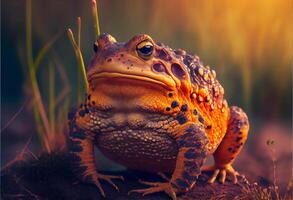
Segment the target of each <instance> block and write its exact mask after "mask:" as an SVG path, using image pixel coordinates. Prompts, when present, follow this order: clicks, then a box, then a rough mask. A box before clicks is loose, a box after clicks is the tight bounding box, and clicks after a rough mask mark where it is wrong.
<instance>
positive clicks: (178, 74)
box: [171, 63, 185, 80]
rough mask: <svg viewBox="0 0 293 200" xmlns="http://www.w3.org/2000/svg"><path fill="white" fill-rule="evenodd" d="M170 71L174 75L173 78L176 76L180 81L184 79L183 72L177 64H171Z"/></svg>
mask: <svg viewBox="0 0 293 200" xmlns="http://www.w3.org/2000/svg"><path fill="white" fill-rule="evenodd" d="M171 70H172V73H173V74H174V76H176V77H177V78H179V79H180V80H182V79H184V77H185V72H184V70H183V69H182V67H181V66H180V65H179V64H177V63H173V64H172V65H171Z"/></svg>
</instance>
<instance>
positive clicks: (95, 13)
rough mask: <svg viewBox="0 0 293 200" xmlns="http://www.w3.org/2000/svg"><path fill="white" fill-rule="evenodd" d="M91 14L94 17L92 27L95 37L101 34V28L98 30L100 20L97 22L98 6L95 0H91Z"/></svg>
mask: <svg viewBox="0 0 293 200" xmlns="http://www.w3.org/2000/svg"><path fill="white" fill-rule="evenodd" d="M92 14H93V17H94V27H95V31H96V38H98V37H99V36H100V34H101V30H100V22H99V15H98V7H97V2H96V0H92Z"/></svg>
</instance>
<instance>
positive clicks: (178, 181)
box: [175, 179, 189, 188]
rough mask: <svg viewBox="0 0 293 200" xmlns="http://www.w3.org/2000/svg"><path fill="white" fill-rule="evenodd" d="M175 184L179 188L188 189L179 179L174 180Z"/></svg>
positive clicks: (186, 184)
mask: <svg viewBox="0 0 293 200" xmlns="http://www.w3.org/2000/svg"><path fill="white" fill-rule="evenodd" d="M175 182H176V184H177V185H178V186H179V187H181V188H188V186H189V185H188V183H186V182H185V181H183V180H181V179H176V181H175Z"/></svg>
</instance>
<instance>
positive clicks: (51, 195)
mask: <svg viewBox="0 0 293 200" xmlns="http://www.w3.org/2000/svg"><path fill="white" fill-rule="evenodd" d="M104 173H106V174H107V172H104ZM108 174H109V172H108ZM111 174H112V175H113V174H114V175H122V176H123V177H124V179H125V181H124V182H122V181H120V180H117V181H115V183H116V185H117V186H118V187H119V189H120V191H119V192H118V191H115V189H114V188H113V187H112V186H110V185H109V184H108V183H106V182H102V186H103V188H104V190H105V193H106V195H107V197H106V198H103V197H102V196H101V195H100V193H99V191H98V189H97V188H96V187H95V186H94V185H91V184H86V183H82V182H79V181H78V180H77V179H76V178H75V176H74V174H73V173H72V170H71V169H70V164H69V159H68V155H67V154H66V153H63V152H58V153H52V154H50V155H48V154H42V155H40V156H39V157H38V158H35V159H34V160H27V161H17V162H15V163H13V164H12V165H10V166H9V167H7V168H5V169H4V170H3V171H2V175H1V196H2V198H3V199H7V200H8V199H25V200H26V199H37V200H43V199H44V200H59V199H60V200H61V199H62V200H67V199H68V200H69V199H70V200H94V199H95V200H97V199H102V200H108V199H111V200H138V199H141V200H167V199H170V198H169V197H168V196H167V195H166V194H164V193H157V194H152V195H146V196H144V197H143V196H141V195H140V194H136V193H131V194H130V195H128V192H129V191H130V190H132V189H137V188H144V187H145V186H144V185H141V184H140V183H139V182H138V180H139V179H142V180H146V181H161V182H162V181H164V180H162V179H161V178H160V177H159V176H158V175H155V174H147V173H143V172H138V171H119V172H112V173H111ZM209 176H210V174H205V173H204V174H203V175H201V176H200V177H199V179H198V181H197V183H196V185H195V187H193V189H192V190H191V191H189V192H188V193H186V194H182V195H178V200H180V199H182V200H183V199H184V200H189V199H200V200H205V199H255V198H253V196H255V194H253V188H254V190H259V191H261V190H262V189H261V188H260V187H259V186H257V188H256V186H255V185H253V186H252V185H251V184H249V183H248V181H247V180H246V178H245V177H244V176H239V177H238V184H233V183H232V182H231V180H228V181H227V182H226V183H224V184H220V183H218V182H216V183H214V184H208V183H206V181H207V178H208V177H209Z"/></svg>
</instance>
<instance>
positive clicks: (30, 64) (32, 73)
mask: <svg viewBox="0 0 293 200" xmlns="http://www.w3.org/2000/svg"><path fill="white" fill-rule="evenodd" d="M31 13H32V10H31V0H27V1H26V48H27V51H26V52H27V61H28V69H29V75H30V79H31V83H32V89H33V93H34V97H35V101H36V105H37V107H38V112H40V116H41V119H42V123H43V126H44V129H45V132H46V134H43V135H42V140H43V141H44V147H45V149H46V151H47V152H48V153H50V152H51V148H50V144H49V141H48V134H50V127H49V122H48V118H47V116H46V112H45V108H44V105H43V102H42V99H41V95H40V91H39V87H38V83H37V79H36V73H35V67H34V63H33V53H32V31H31V30H32V26H31V18H32V16H31Z"/></svg>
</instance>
